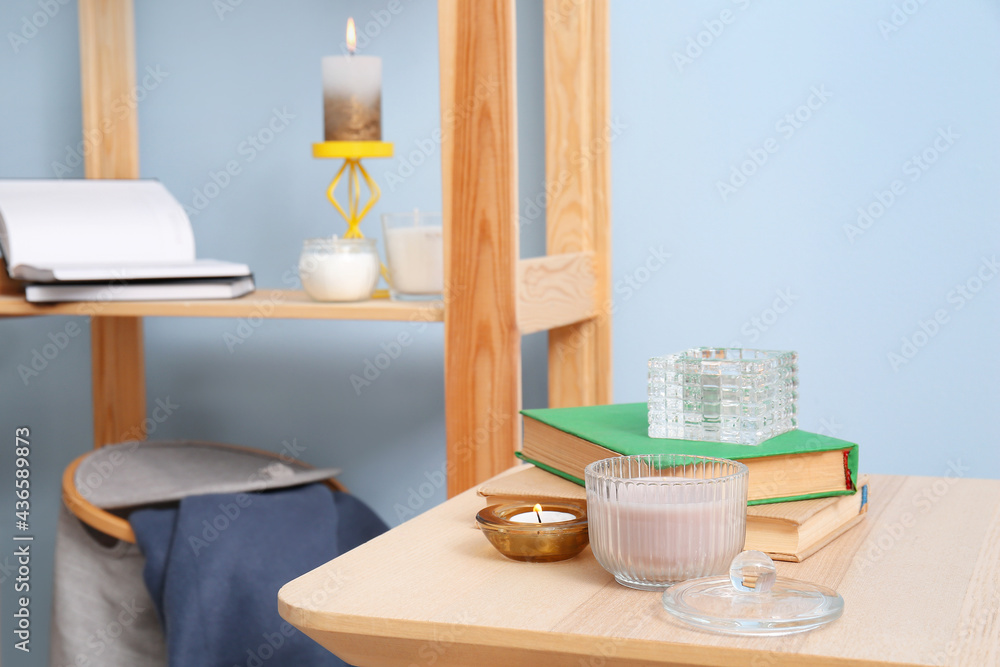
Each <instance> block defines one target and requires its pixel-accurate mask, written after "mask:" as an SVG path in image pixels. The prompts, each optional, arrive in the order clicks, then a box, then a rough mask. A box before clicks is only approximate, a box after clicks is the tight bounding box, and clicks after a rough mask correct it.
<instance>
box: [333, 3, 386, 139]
mask: <svg viewBox="0 0 1000 667" xmlns="http://www.w3.org/2000/svg"><path fill="white" fill-rule="evenodd" d="M356 46H357V37H356V33H355V30H354V19H348V22H347V48H348V50H349V51H350V54H349V55H346V56H326V57H325V58H323V123H324V132H323V136H324V139H325V140H326V141H381V140H382V59H381V58H378V57H376V56H358V55H355V54H354V50H355V48H356Z"/></svg>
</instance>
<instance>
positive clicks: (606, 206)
mask: <svg viewBox="0 0 1000 667" xmlns="http://www.w3.org/2000/svg"><path fill="white" fill-rule="evenodd" d="M609 43H610V40H609V33H608V0H574V2H565V1H564V0H545V171H546V174H545V178H546V183H547V185H548V186H549V187H548V188H547V190H548V191H549V192H550V195H549V197H548V201H547V207H546V214H545V215H546V242H547V250H548V253H549V254H550V255H553V254H562V253H572V252H593V254H594V276H595V279H596V280H595V282H594V303H595V304H597V314H596V316H595V317H594V318H592V319H589V320H587V321H584V322H580V323H577V324H572V325H570V326H565V327H560V328H558V329H553V330H552V331H550V332H549V405H550V406H552V407H566V406H573V405H596V404H602V403H610V402H611V400H612V396H611V374H612V373H611V199H610V189H611V146H610V143H611V137H612V135H611V132H610V123H611V102H610V99H611V98H610V87H609V81H610V79H609V67H608V52H609Z"/></svg>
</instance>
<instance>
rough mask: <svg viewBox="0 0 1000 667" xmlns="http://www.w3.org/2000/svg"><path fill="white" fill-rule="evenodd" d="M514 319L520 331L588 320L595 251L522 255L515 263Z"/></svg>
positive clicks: (528, 331) (538, 329)
mask: <svg viewBox="0 0 1000 667" xmlns="http://www.w3.org/2000/svg"><path fill="white" fill-rule="evenodd" d="M517 284H518V292H517V323H518V328H519V329H520V330H521V333H522V334H529V333H535V332H536V331H547V330H549V329H554V328H556V327H562V326H566V325H569V324H574V323H576V322H581V321H584V320H588V319H590V318H592V317H594V315H595V314H596V309H595V305H594V253H592V252H573V253H567V254H565V255H549V256H548V257H537V258H534V259H522V260H521V261H520V262H518V264H517Z"/></svg>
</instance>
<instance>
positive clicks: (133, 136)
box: [79, 0, 146, 447]
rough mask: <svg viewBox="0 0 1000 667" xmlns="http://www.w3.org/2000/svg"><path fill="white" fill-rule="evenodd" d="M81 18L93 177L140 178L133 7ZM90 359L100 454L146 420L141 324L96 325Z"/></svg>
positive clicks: (96, 320)
mask: <svg viewBox="0 0 1000 667" xmlns="http://www.w3.org/2000/svg"><path fill="white" fill-rule="evenodd" d="M79 17H80V19H79V20H80V70H81V82H82V91H83V137H84V146H85V147H86V150H85V151H84V169H85V173H86V176H87V178H138V177H139V132H138V122H137V118H138V114H137V110H136V108H135V105H134V104H128V103H127V102H128V101H129V97H128V96H129V93H130V92H132V91H133V89H134V87H135V19H134V15H133V8H132V0H80V3H79ZM112 107H114V108H112ZM123 114H124V115H123ZM90 354H91V362H90V363H91V371H90V372H91V378H92V383H93V401H94V446H95V447H100V446H102V445H107V444H111V443H115V442H119V441H120V440H122V439H123V438H124V437H126V436H128V437H130V438H133V439H134V438H136V437H137V435H136V434H140V433H142V432H143V431H142V424H143V422H144V420H145V418H146V380H145V359H144V355H143V347H142V318H141V317H106V316H100V315H95V316H93V317H91V320H90Z"/></svg>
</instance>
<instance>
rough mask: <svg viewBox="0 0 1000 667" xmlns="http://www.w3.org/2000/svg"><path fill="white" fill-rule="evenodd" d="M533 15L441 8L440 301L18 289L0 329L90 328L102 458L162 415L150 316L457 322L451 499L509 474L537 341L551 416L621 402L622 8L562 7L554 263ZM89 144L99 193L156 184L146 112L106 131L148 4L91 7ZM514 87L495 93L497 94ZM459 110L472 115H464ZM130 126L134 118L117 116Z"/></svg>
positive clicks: (554, 23)
mask: <svg viewBox="0 0 1000 667" xmlns="http://www.w3.org/2000/svg"><path fill="white" fill-rule="evenodd" d="M514 7H515V0H476V1H475V2H471V1H469V0H439V3H438V14H439V41H440V66H441V114H442V116H441V118H442V120H441V129H442V144H441V145H442V171H443V179H442V181H443V188H444V192H443V195H444V196H443V201H444V226H445V281H446V285H447V287H448V293H449V298H448V299H447V300H446V301H445V302H438V303H417V304H414V303H396V302H391V301H381V300H375V301H370V302H366V303H359V304H323V303H314V302H312V301H309V300H307V298H306V297H305V296H304V295H303V294H302V293H301V292H291V291H281V290H267V289H262V290H258V291H257V292H255V293H254V294H252V295H248V296H246V297H243V298H241V299H235V300H223V301H180V302H92V303H82V304H81V303H68V304H56V305H34V304H28V303H26V302H25V301H24V299H23V297H21V296H18V295H17V294H16V293H15V294H11V292H12V291H14V289H13V288H12V286H11V285H10V284H2V283H3V281H2V280H0V317H17V316H39V315H80V316H87V317H89V318H90V329H91V376H92V384H93V400H94V444H95V446H98V447H99V446H102V445H106V444H110V443H114V442H118V441H120V440H121V434H125V433H129V432H134V431H135V428H136V426H139V425H141V424H142V423H143V420H144V419H145V417H146V400H145V390H144V387H145V370H144V350H143V339H142V318H143V317H250V316H258V317H269V318H295V319H353V320H414V319H419V320H423V321H443V322H444V327H445V406H446V408H445V409H446V413H447V414H446V424H447V457H448V462H447V474H448V493H449V495H455V494H457V493H459V492H461V491H463V490H465V489H467V488H469V487H471V486H473V485H474V484H476V483H478V482H480V481H482V480H485V479H487V478H489V477H491V476H493V475H495V474H497V473H499V472H501V471H503V470H506V469H507V468H508V467H510V465H511V464H512V463H513V461H514V456H513V454H514V451H515V450H516V449H517V448H518V447H519V446H520V438H521V426H520V417H519V414H518V412H519V410H520V408H521V376H520V369H521V335H522V334H526V333H532V332H536V331H545V330H548V331H549V402H550V405H552V406H567V405H589V404H599V403H607V402H610V400H611V323H610V282H611V281H610V264H611V261H610V197H609V191H610V178H609V174H610V149H609V147H608V146H607V144H606V143H605V142H604V136H605V130H606V128H607V127H608V124H609V122H610V99H609V86H608V46H609V43H608V2H607V0H574V2H572V3H566V2H565V1H564V0H545V17H546V19H545V28H544V35H545V107H546V121H545V124H546V172H547V173H546V177H547V179H548V180H549V182H558V183H559V185H560V187H559V190H558V194H556V195H551V196H550V197H549V199H548V211H547V223H546V224H547V229H546V239H547V248H548V252H549V255H548V256H546V257H541V258H536V259H530V260H521V259H519V258H518V256H517V249H518V206H517V202H518V197H517V115H516V109H517V96H516V95H517V89H516V67H515V54H516V50H517V49H516V47H517V42H516V35H515V30H514V27H515V17H514ZM79 18H80V51H81V77H82V93H83V129H84V132H85V134H86V136H90V135H91V134H93V133H94V132H98V133H103V137H104V140H103V141H102V142H101V143H100V145H99V146H98V147H97V150H94V151H91V152H88V153H87V155H86V161H85V171H86V176H87V177H88V178H137V177H138V176H139V146H138V124H137V118H136V110H135V109H134V108H132V109H130V113H129V115H128V116H127V117H126V118H124V119H121V120H119V121H118V122H116V123H114V124H112V128H111V130H110V131H106V132H105V131H103V130H104V129H105V128H101V124H102V121H103V119H104V118H106V117H108V115H109V114H111V113H115V114H118V115H120V109H118V108H115V109H114V110H112V105H113V104H114V103H115V101H116V100H119V99H121V98H122V96H123V95H125V94H127V93H128V91H130V90H131V89H132V88H133V86H134V85H135V35H134V16H133V4H132V0H80V2H79ZM483 81H491V82H492V81H496V82H497V83H498V85H497V86H496V90H495V91H494V92H492V93H490V94H489V95H485V96H484V95H482V93H481V92H480V84H481V83H482V82H483ZM456 110H459V111H460V112H461V113H456ZM116 117H117V116H116Z"/></svg>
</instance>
